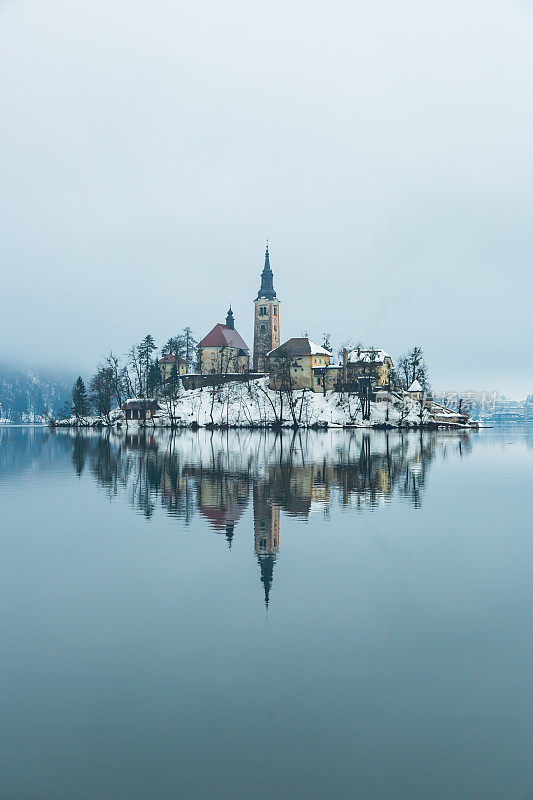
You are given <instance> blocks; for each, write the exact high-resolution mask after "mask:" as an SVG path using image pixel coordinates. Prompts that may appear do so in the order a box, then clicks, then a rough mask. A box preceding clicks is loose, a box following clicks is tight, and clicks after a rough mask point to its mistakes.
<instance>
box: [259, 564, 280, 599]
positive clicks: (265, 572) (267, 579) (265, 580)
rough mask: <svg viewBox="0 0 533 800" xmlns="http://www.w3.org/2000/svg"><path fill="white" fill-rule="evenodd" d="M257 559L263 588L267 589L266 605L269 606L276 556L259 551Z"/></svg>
mask: <svg viewBox="0 0 533 800" xmlns="http://www.w3.org/2000/svg"><path fill="white" fill-rule="evenodd" d="M257 560H258V561H259V566H260V568H261V583H262V584H263V588H264V590H265V607H266V608H268V604H269V602H270V589H271V586H272V579H273V575H274V563H275V561H276V556H275V555H272V554H270V553H262V554H260V553H258V554H257Z"/></svg>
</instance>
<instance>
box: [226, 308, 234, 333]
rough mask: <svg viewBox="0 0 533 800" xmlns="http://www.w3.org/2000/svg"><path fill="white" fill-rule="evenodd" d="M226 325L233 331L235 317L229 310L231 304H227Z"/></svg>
mask: <svg viewBox="0 0 533 800" xmlns="http://www.w3.org/2000/svg"><path fill="white" fill-rule="evenodd" d="M226 325H227V326H228V328H231V330H232V331H233V330H235V317H234V316H233V311H232V310H231V303H230V304H229V309H228V313H227V315H226Z"/></svg>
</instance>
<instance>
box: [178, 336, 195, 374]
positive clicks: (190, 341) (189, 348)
mask: <svg viewBox="0 0 533 800" xmlns="http://www.w3.org/2000/svg"><path fill="white" fill-rule="evenodd" d="M181 336H182V339H183V344H184V348H185V352H184V355H183V357H184V358H185V364H186V367H187V372H189V370H190V369H191V367H193V366H194V365H195V364H196V359H197V347H198V342H197V341H196V339H195V338H194V336H193V335H192V330H191V329H190V328H189V326H188V325H187V326H186V327H185V328H184V329H183V331H182V334H181Z"/></svg>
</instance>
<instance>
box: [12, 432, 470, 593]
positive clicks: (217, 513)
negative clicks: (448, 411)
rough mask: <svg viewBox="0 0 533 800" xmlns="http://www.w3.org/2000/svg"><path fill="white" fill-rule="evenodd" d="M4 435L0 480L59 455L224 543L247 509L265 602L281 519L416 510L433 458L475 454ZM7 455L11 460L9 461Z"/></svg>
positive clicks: (375, 444) (144, 505)
mask: <svg viewBox="0 0 533 800" xmlns="http://www.w3.org/2000/svg"><path fill="white" fill-rule="evenodd" d="M11 436H12V437H13V441H12V443H13V444H14V445H15V446H13V447H9V448H0V477H1V475H2V473H3V472H6V471H9V470H11V471H12V470H13V469H19V468H24V469H28V470H29V469H30V468H31V466H32V464H33V463H35V461H38V462H40V463H46V459H48V460H49V461H50V462H52V461H53V460H54V458H56V457H57V451H58V450H63V451H64V453H65V454H66V455H67V457H68V458H70V461H71V463H72V466H73V468H74V471H75V472H76V474H77V475H78V476H79V477H83V478H86V476H87V475H88V474H90V475H91V476H92V477H93V478H94V479H95V480H96V482H97V484H98V485H99V486H100V487H101V488H102V489H103V490H104V491H105V493H106V495H107V496H108V498H109V499H110V500H114V499H115V498H118V497H123V498H126V499H127V501H128V503H129V504H130V505H131V507H132V508H133V509H135V511H136V512H137V513H138V514H142V515H143V516H144V517H145V518H146V519H150V518H151V517H152V516H153V515H154V514H155V513H156V512H157V510H158V509H162V510H163V511H164V513H166V514H168V515H170V516H172V517H176V518H179V519H180V520H181V521H182V522H183V523H185V525H188V524H189V523H190V521H191V520H192V519H193V517H194V516H198V517H200V518H202V519H204V520H206V522H207V524H208V526H209V528H210V529H211V530H212V531H214V532H216V533H221V534H224V535H225V537H226V540H227V542H228V545H229V546H231V544H232V542H233V539H234V535H235V531H236V528H237V526H238V525H239V524H241V526H242V528H244V525H242V522H241V520H242V519H243V517H245V515H246V513H248V511H249V509H250V506H251V510H252V515H253V552H254V554H255V557H256V558H257V562H258V566H259V576H260V580H261V585H262V589H263V591H264V597H265V604H266V605H267V606H268V603H269V599H270V594H271V589H272V586H273V580H274V568H275V564H276V559H277V557H278V552H279V548H280V522H281V520H280V517H281V515H282V514H285V515H286V516H287V517H293V518H296V519H308V518H309V516H310V514H311V513H312V512H313V511H315V510H322V512H326V511H327V510H328V509H333V508H335V507H337V506H338V507H340V508H347V509H353V510H355V511H363V510H369V511H375V510H376V509H378V508H379V506H380V505H383V504H384V503H387V502H391V501H392V499H393V498H395V497H396V498H397V499H398V500H399V501H401V502H408V503H410V504H412V505H413V506H414V507H415V508H419V507H420V506H421V504H422V502H423V496H424V490H425V487H426V485H427V480H428V474H429V468H430V465H431V463H432V462H433V461H434V460H435V458H436V457H437V456H439V457H440V458H446V457H447V456H448V455H449V454H451V453H454V454H455V455H456V456H458V457H459V458H463V457H465V456H466V455H467V454H468V453H469V452H470V450H471V448H472V438H471V437H470V436H469V435H468V434H460V435H455V434H447V433H446V434H443V433H440V432H412V433H410V432H381V431H380V432H377V431H372V432H369V431H342V432H328V433H315V432H313V431H300V430H299V431H296V432H293V431H291V432H287V433H277V434H274V433H271V432H264V431H261V432H251V431H245V432H241V431H231V432H230V431H225V432H219V431H205V430H204V431H196V432H193V431H186V432H182V431H173V432H166V431H154V430H153V429H147V430H144V431H141V432H139V433H135V434H129V433H125V432H123V431H110V430H106V431H104V432H102V433H97V432H95V431H91V430H81V431H76V432H73V431H72V432H71V431H57V432H53V433H50V432H41V433H39V434H38V435H37V434H28V435H25V436H22V437H21V436H20V434H19V433H18V432H17V431H13V432H10V433H9V434H4V433H3V432H1V431H0V437H3V439H2V442H3V443H5V439H6V438H8V439H9V437H11ZM19 439H20V442H19V441H18V440H19ZM17 444H20V447H18V446H17ZM9 453H13V454H14V455H13V456H11V459H18V460H17V461H12V462H10V461H9V457H8V454H9ZM19 462H20V464H19ZM22 465H24V467H22Z"/></svg>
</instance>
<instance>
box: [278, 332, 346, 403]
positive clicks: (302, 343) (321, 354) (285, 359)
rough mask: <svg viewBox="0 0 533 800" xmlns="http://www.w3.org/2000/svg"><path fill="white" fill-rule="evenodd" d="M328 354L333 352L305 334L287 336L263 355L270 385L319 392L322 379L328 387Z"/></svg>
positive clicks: (322, 383)
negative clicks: (285, 339) (265, 358)
mask: <svg viewBox="0 0 533 800" xmlns="http://www.w3.org/2000/svg"><path fill="white" fill-rule="evenodd" d="M332 357H333V353H331V352H330V351H329V350H326V349H325V347H321V346H320V345H319V344H316V342H313V341H311V339H309V338H308V337H307V336H298V337H293V338H292V339H288V340H287V341H286V342H284V343H283V344H281V345H280V346H279V347H276V348H275V349H274V350H271V351H270V353H268V355H267V364H268V371H269V374H270V384H269V385H270V388H271V389H280V388H283V389H311V390H312V391H313V392H323V391H324V380H326V389H327V388H328V379H327V377H326V376H327V372H328V367H329V365H330V362H331V359H332ZM333 379H334V375H333V373H332V380H333Z"/></svg>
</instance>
